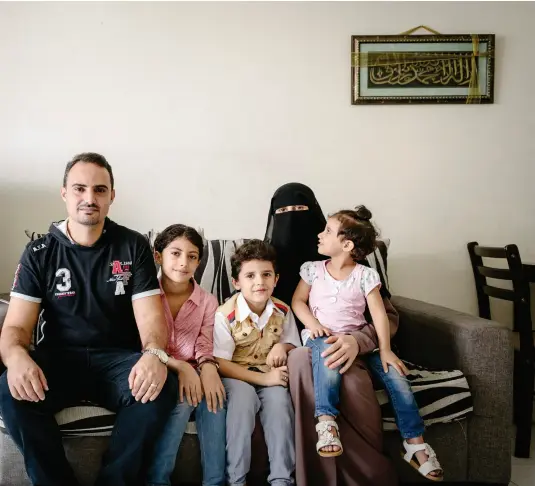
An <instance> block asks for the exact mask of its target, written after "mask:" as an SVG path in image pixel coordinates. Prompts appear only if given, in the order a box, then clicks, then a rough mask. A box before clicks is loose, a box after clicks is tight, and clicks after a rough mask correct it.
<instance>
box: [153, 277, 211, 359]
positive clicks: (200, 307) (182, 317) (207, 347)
mask: <svg viewBox="0 0 535 486" xmlns="http://www.w3.org/2000/svg"><path fill="white" fill-rule="evenodd" d="M193 285H194V287H193V292H192V293H191V295H190V297H189V299H188V300H187V301H186V302H184V304H182V307H181V308H180V310H179V311H178V314H177V316H176V319H173V316H172V314H171V309H170V308H169V303H168V302H167V297H166V296H165V293H164V291H163V288H162V284H161V282H160V289H161V292H162V293H161V298H162V304H163V308H164V312H165V320H166V321H167V332H168V335H169V341H168V344H167V349H166V352H167V354H169V355H170V356H172V357H173V358H175V359H179V360H182V361H188V362H190V363H195V362H196V363H197V364H200V363H202V362H203V361H204V360H205V359H207V358H212V359H213V354H214V316H215V312H216V310H217V306H218V304H217V299H216V298H215V297H214V296H213V295H212V294H209V293H208V292H206V290H204V289H202V288H201V287H199V285H198V284H197V282H194V283H193Z"/></svg>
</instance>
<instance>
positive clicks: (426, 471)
mask: <svg viewBox="0 0 535 486" xmlns="http://www.w3.org/2000/svg"><path fill="white" fill-rule="evenodd" d="M403 447H404V448H405V453H403V451H401V456H402V457H403V459H405V461H407V462H408V463H409V464H410V465H411V466H412V467H413V468H414V469H416V470H417V471H418V472H419V473H420V474H421V475H422V476H423V477H424V478H426V479H429V480H431V481H442V480H443V479H444V471H443V470H442V467H441V466H440V463H439V462H438V459H437V455H436V454H435V451H434V450H433V448H432V447H431V446H430V445H429V444H427V443H423V444H409V443H408V442H407V441H406V440H404V441H403ZM418 451H424V452H425V453H426V454H427V457H428V459H427V461H426V462H424V463H423V464H422V465H420V464H419V463H418V460H417V459H416V457H414V454H415V453H416V452H418ZM432 472H436V473H437V476H433V475H432V474H430V473H432Z"/></svg>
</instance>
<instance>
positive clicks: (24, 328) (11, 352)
mask: <svg viewBox="0 0 535 486" xmlns="http://www.w3.org/2000/svg"><path fill="white" fill-rule="evenodd" d="M40 308H41V304H38V303H36V302H30V301H28V300H24V299H19V298H18V297H12V298H11V299H10V302H9V306H8V309H7V315H6V318H5V321H4V325H3V326H2V333H1V334H0V357H1V358H2V361H3V362H4V364H5V365H6V367H8V368H9V363H10V362H11V360H12V358H13V356H17V355H20V354H21V353H24V354H28V348H29V347H30V343H31V340H32V333H33V330H34V329H35V326H36V325H37V320H38V318H39V311H40Z"/></svg>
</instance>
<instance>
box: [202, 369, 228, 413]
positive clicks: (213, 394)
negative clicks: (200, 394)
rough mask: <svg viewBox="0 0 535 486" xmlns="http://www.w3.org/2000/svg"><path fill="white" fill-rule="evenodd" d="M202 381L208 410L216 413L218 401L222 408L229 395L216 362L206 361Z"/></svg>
mask: <svg viewBox="0 0 535 486" xmlns="http://www.w3.org/2000/svg"><path fill="white" fill-rule="evenodd" d="M201 383H202V389H203V391H204V396H205V397H206V405H207V406H208V410H210V412H214V413H216V412H217V405H218V402H219V408H220V409H221V410H222V409H223V406H224V401H225V399H226V398H227V396H226V394H225V387H224V386H223V383H222V381H221V378H220V376H219V373H218V371H217V367H216V366H215V365H214V364H212V363H206V364H204V365H202V366H201Z"/></svg>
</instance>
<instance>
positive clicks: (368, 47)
mask: <svg viewBox="0 0 535 486" xmlns="http://www.w3.org/2000/svg"><path fill="white" fill-rule="evenodd" d="M494 40H495V36H494V34H478V35H383V36H371V35H364V36H359V35H354V36H352V37H351V51H352V56H351V60H352V62H351V104H353V105H359V104H392V103H494V61H495V55H494V52H495V50H494Z"/></svg>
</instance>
